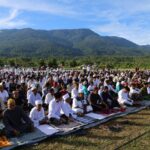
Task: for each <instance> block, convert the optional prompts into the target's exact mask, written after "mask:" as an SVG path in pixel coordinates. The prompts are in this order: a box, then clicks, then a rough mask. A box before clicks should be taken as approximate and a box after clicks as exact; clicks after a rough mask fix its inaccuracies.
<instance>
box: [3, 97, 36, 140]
mask: <svg viewBox="0 0 150 150" xmlns="http://www.w3.org/2000/svg"><path fill="white" fill-rule="evenodd" d="M7 107H8V108H7V109H6V110H5V111H4V115H3V123H4V125H5V132H6V135H7V136H8V137H13V136H19V135H20V134H21V133H26V132H32V131H33V122H32V121H31V120H30V118H29V117H28V116H27V115H26V114H25V112H24V111H23V110H22V108H21V107H19V106H16V103H15V100H14V99H9V100H8V102H7Z"/></svg>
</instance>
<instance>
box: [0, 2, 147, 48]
mask: <svg viewBox="0 0 150 150" xmlns="http://www.w3.org/2000/svg"><path fill="white" fill-rule="evenodd" d="M13 28H19V29H20V28H34V29H46V30H51V29H72V28H90V29H92V30H93V31H95V32H97V33H98V34H100V35H108V36H120V37H124V38H126V39H128V40H131V41H133V42H135V43H137V44H141V45H142V44H150V0H0V29H13Z"/></svg>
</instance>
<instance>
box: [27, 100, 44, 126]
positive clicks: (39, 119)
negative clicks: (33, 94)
mask: <svg viewBox="0 0 150 150" xmlns="http://www.w3.org/2000/svg"><path fill="white" fill-rule="evenodd" d="M35 105H36V106H35V107H33V108H32V109H31V111H30V115H29V117H30V119H31V120H32V122H33V123H34V126H35V127H37V126H39V125H40V124H44V123H46V118H45V113H44V109H43V107H42V101H41V100H36V101H35Z"/></svg>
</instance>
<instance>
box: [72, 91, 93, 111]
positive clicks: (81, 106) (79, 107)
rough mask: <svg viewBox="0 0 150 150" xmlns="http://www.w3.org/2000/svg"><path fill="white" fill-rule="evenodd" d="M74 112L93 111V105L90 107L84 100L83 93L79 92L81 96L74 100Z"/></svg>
mask: <svg viewBox="0 0 150 150" xmlns="http://www.w3.org/2000/svg"><path fill="white" fill-rule="evenodd" d="M72 110H73V111H75V112H76V113H85V112H90V111H93V109H92V107H91V105H88V102H87V100H85V99H84V94H83V91H82V90H80V91H79V96H78V97H77V98H74V99H73V104H72Z"/></svg>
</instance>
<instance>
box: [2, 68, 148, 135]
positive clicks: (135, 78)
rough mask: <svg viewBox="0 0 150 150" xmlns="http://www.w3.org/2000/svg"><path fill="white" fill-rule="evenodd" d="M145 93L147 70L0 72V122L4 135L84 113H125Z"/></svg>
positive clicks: (66, 120) (63, 122)
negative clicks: (0, 122)
mask: <svg viewBox="0 0 150 150" xmlns="http://www.w3.org/2000/svg"><path fill="white" fill-rule="evenodd" d="M148 95H150V71H139V70H138V69H136V70H135V71H119V70H117V71H113V70H97V71H91V70H90V68H89V67H88V68H87V69H86V68H84V69H83V70H78V71H75V70H62V69H61V70H60V69H49V70H42V71H41V70H33V69H31V68H30V69H24V68H16V69H12V68H9V69H6V68H2V69H1V70H0V120H1V121H2V122H3V125H4V132H3V134H5V135H6V136H8V137H13V136H18V135H20V134H21V133H26V132H32V131H33V130H34V128H35V127H37V126H39V125H41V124H54V125H60V124H68V123H69V121H73V120H74V119H75V118H76V117H77V116H80V117H82V116H84V114H86V113H88V112H101V113H106V114H109V113H112V112H115V111H125V110H126V107H130V106H132V105H137V104H139V102H140V101H141V100H143V99H144V97H145V96H148Z"/></svg>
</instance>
